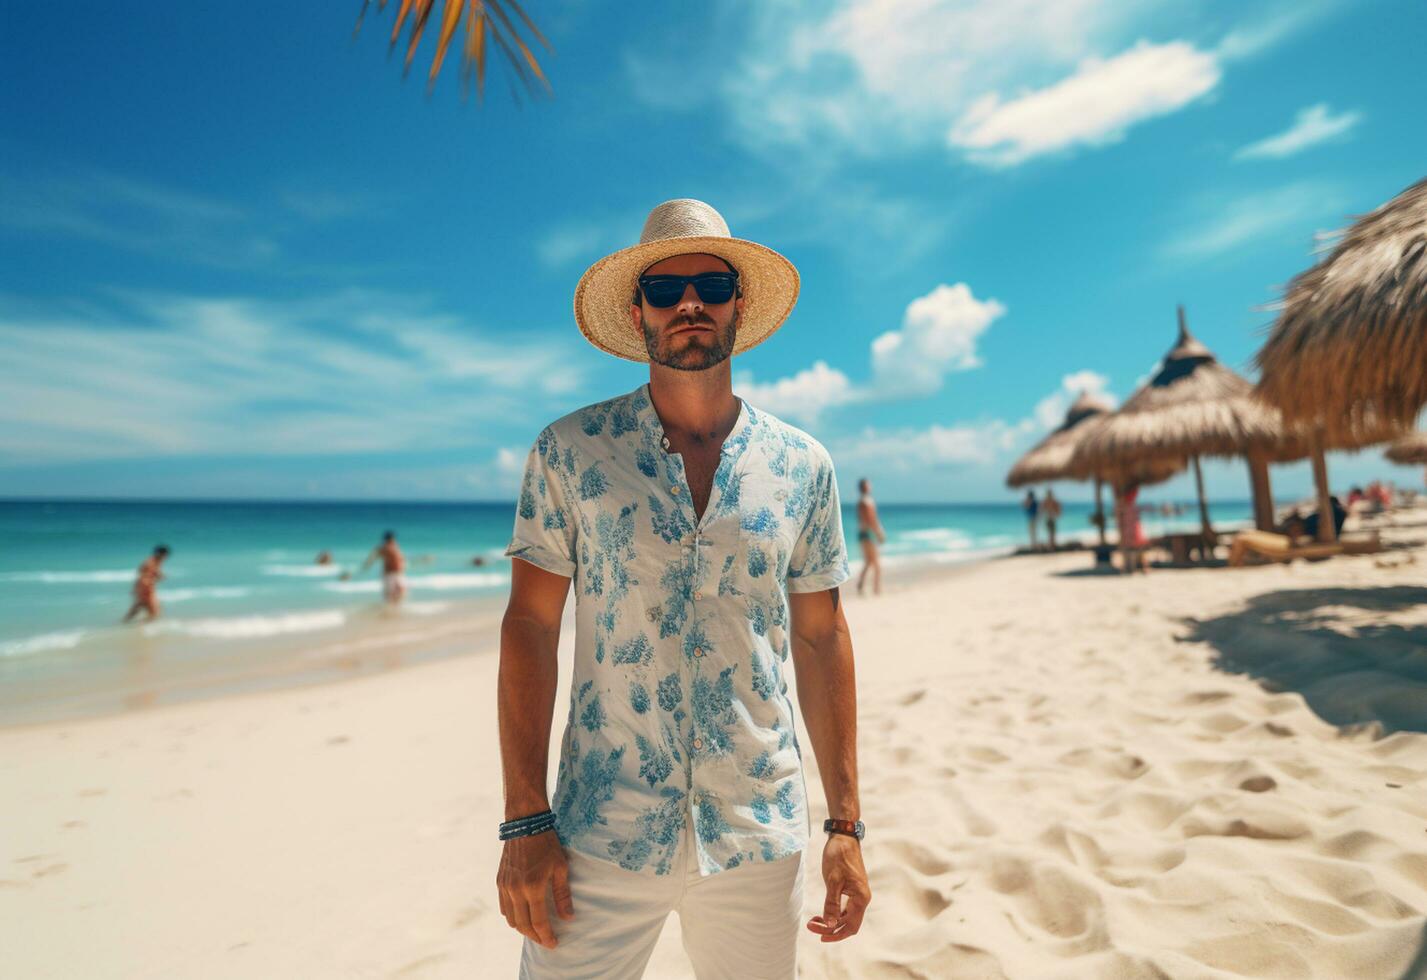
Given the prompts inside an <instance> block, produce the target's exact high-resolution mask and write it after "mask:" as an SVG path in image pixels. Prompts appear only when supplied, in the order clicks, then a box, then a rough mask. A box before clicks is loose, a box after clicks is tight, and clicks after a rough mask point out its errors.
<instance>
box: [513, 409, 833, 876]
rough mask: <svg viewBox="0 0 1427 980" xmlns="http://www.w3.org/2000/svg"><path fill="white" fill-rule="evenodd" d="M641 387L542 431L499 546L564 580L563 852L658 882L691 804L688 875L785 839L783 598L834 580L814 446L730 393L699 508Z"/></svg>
mask: <svg viewBox="0 0 1427 980" xmlns="http://www.w3.org/2000/svg"><path fill="white" fill-rule="evenodd" d="M666 446H667V442H666V441H665V440H664V429H663V426H662V425H661V423H660V421H659V416H658V413H656V412H655V410H654V406H653V403H652V402H651V401H650V398H649V386H648V385H647V384H645V385H641V386H640V387H639V388H638V389H636V390H635V391H633V392H630V393H629V394H627V395H623V396H621V397H619V398H614V399H611V400H609V401H605V402H600V403H598V404H595V405H590V406H588V407H587V408H583V409H580V410H579V411H577V412H573V413H571V414H570V415H567V416H565V417H564V418H562V419H560V420H558V421H557V422H554V423H553V424H551V425H550V426H548V427H547V428H546V429H545V430H544V431H542V432H541V433H540V436H539V438H538V439H537V440H536V442H535V446H534V447H533V448H532V449H531V451H530V456H529V458H528V460H527V462H526V467H525V475H524V480H523V482H522V485H521V490H520V500H519V503H518V506H517V510H516V519H515V532H514V535H513V538H512V540H511V543H510V546H509V547H508V548H507V549H506V552H505V553H506V554H507V555H509V556H511V557H513V558H520V559H523V560H524V561H528V562H530V563H532V564H534V565H537V566H539V567H541V568H543V569H546V570H547V571H550V572H554V573H555V574H557V575H563V576H566V577H569V578H571V579H572V580H573V586H574V590H575V623H576V626H575V654H574V674H573V677H572V680H571V687H570V713H569V718H568V721H567V723H566V727H565V734H564V739H563V741H562V743H561V750H560V764H559V771H558V775H557V777H556V788H555V796H554V798H553V800H552V801H551V808H552V809H553V810H554V811H555V816H556V825H555V826H556V833H557V834H558V835H559V838H560V842H561V844H562V845H563V846H565V847H568V848H574V849H575V850H577V851H579V852H580V853H582V854H586V855H588V856H590V857H594V858H598V859H601V860H604V861H610V862H614V863H617V864H618V865H620V866H621V867H624V868H627V869H629V870H631V871H638V872H642V873H646V874H655V875H663V874H669V873H670V872H671V871H672V870H674V869H676V868H678V867H680V866H681V864H680V862H681V860H682V856H681V855H679V854H678V850H679V848H680V847H681V846H682V845H681V838H682V834H681V831H682V829H683V827H684V821H685V818H686V815H687V814H688V813H689V811H690V810H692V815H693V822H694V828H695V830H696V837H697V847H698V852H699V853H698V863H699V870H700V872H701V873H702V874H704V875H710V874H714V873H716V872H718V871H721V870H724V869H727V868H734V867H737V866H738V865H740V864H742V863H744V862H751V861H772V860H776V859H778V858H781V857H786V856H788V855H790V854H794V853H796V852H797V851H799V850H801V849H803V848H804V847H805V846H806V845H807V842H808V834H809V830H810V826H809V817H808V807H807V799H806V797H807V784H806V781H805V779H804V777H803V769H802V753H801V749H800V747H799V745H798V739H797V735H796V732H795V729H794V723H793V710H792V705H791V703H790V702H789V700H788V694H787V692H788V684H787V681H786V679H785V677H784V667H785V664H786V662H787V660H788V656H789V653H790V651H791V647H790V643H789V616H788V599H787V593H788V592H814V591H818V590H823V589H830V588H832V587H834V586H836V585H839V584H841V583H842V582H844V581H846V580H847V577H848V565H847V547H846V544H845V543H844V541H843V536H842V514H841V510H840V507H839V503H838V494H837V482H836V479H835V477H834V474H833V465H832V459H831V457H829V455H828V453H827V450H825V449H824V448H823V447H822V445H821V444H819V443H818V442H817V441H816V440H815V439H813V438H812V437H811V436H809V435H807V434H806V433H804V432H802V431H800V430H798V429H796V428H794V427H793V426H791V425H787V424H786V423H784V422H782V421H780V420H778V419H776V418H774V417H773V416H772V415H769V414H767V413H766V412H760V411H758V410H757V409H755V408H753V407H752V406H751V405H749V404H748V403H747V402H742V404H741V406H740V409H739V414H738V421H737V422H736V423H735V425H734V427H733V430H732V431H731V432H730V433H729V435H728V437H727V439H725V440H724V444H723V448H722V453H721V455H720V458H719V462H718V467H717V470H716V472H715V475H714V478H713V487H712V490H711V492H710V494H709V500H708V504H707V506H706V507H705V510H704V513H703V516H702V517H697V516H695V513H694V506H693V501H692V499H691V497H690V493H689V486H688V482H687V480H686V478H685V472H684V462H683V457H682V456H681V455H680V454H678V453H671V452H669V451H668V450H667V448H666Z"/></svg>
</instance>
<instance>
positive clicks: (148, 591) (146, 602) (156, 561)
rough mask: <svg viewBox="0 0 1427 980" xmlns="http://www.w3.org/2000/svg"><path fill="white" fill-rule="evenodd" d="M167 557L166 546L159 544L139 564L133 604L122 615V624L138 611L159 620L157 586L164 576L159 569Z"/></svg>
mask: <svg viewBox="0 0 1427 980" xmlns="http://www.w3.org/2000/svg"><path fill="white" fill-rule="evenodd" d="M167 557H168V545H166V544H161V545H159V546H158V547H157V548H155V549H154V553H153V554H151V555H149V557H147V558H145V559H144V560H143V562H142V563H140V565H139V572H138V575H137V576H136V577H135V579H134V604H133V605H132V606H130V607H129V611H128V612H127V613H125V614H124V622H126V623H127V622H129V620H131V619H133V618H134V617H135V616H137V615H138V613H139V610H140V609H142V610H144V611H145V612H147V613H148V614H149V619H158V618H159V596H158V584H159V582H161V581H163V577H164V575H163V572H162V571H161V570H160V569H162V567H163V563H164V559H165V558H167Z"/></svg>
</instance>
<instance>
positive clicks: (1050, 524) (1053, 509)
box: [1041, 487, 1060, 551]
mask: <svg viewBox="0 0 1427 980" xmlns="http://www.w3.org/2000/svg"><path fill="white" fill-rule="evenodd" d="M1041 509H1042V510H1044V511H1045V533H1046V535H1047V536H1049V538H1050V550H1051V551H1054V550H1055V522H1056V521H1058V520H1060V501H1059V500H1057V499H1056V498H1055V491H1054V490H1052V489H1051V488H1050V487H1046V489H1045V499H1044V500H1043V501H1041Z"/></svg>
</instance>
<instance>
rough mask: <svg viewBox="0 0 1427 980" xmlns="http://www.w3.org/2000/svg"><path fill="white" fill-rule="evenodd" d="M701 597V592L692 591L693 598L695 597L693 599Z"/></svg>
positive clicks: (702, 595)
mask: <svg viewBox="0 0 1427 980" xmlns="http://www.w3.org/2000/svg"><path fill="white" fill-rule="evenodd" d="M703 597H704V594H703V593H702V592H695V593H694V598H695V599H702V598H703Z"/></svg>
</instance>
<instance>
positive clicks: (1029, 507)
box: [1021, 490, 1040, 551]
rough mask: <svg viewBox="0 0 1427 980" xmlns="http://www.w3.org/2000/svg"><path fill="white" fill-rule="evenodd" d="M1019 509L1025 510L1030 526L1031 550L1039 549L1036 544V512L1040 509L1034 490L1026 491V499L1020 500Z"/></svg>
mask: <svg viewBox="0 0 1427 980" xmlns="http://www.w3.org/2000/svg"><path fill="white" fill-rule="evenodd" d="M1021 510H1023V511H1025V514H1026V523H1027V524H1029V525H1030V528H1031V550H1032V551H1039V550H1040V547H1039V546H1038V545H1037V544H1036V513H1037V512H1038V511H1039V510H1040V504H1039V503H1037V502H1036V492H1035V491H1034V490H1027V491H1026V499H1025V500H1023V501H1021Z"/></svg>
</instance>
